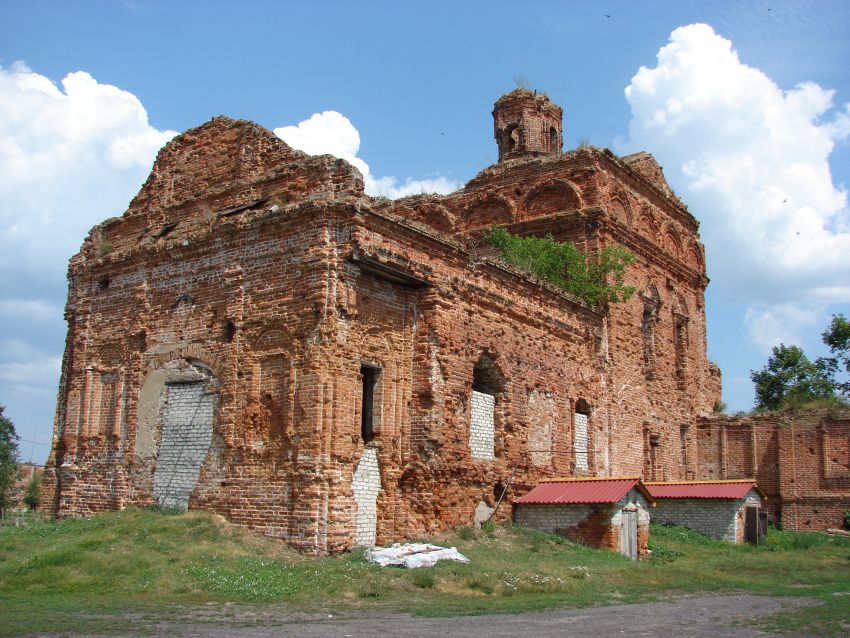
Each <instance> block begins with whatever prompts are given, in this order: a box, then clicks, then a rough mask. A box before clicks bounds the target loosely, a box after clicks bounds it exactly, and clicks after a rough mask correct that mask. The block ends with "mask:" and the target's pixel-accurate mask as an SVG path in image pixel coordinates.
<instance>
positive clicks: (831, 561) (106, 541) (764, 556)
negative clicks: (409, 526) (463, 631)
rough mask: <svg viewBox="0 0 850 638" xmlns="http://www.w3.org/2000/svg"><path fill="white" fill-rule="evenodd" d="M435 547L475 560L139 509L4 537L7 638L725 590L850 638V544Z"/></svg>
mask: <svg viewBox="0 0 850 638" xmlns="http://www.w3.org/2000/svg"><path fill="white" fill-rule="evenodd" d="M429 540H431V541H433V542H437V543H440V544H444V545H450V546H456V547H457V548H458V549H459V550H460V551H461V552H463V553H464V554H465V555H466V556H468V557H469V558H470V560H471V563H470V564H469V565H460V564H456V563H440V564H438V565H437V567H435V568H433V569H428V570H402V569H393V568H383V569H382V568H380V567H376V566H373V565H370V564H368V563H366V562H365V561H364V560H363V559H362V556H361V552H352V553H350V554H343V555H341V556H335V557H331V558H306V557H304V556H301V555H299V554H298V553H296V552H294V551H292V550H290V549H288V548H287V547H286V546H285V545H284V544H283V543H281V542H278V541H274V540H271V539H267V538H265V537H263V536H260V535H258V534H255V533H252V532H249V531H246V530H243V529H241V528H238V527H235V526H232V525H229V524H228V523H226V522H223V521H222V520H221V519H219V518H217V517H215V516H213V515H211V514H206V513H202V512H192V513H188V514H182V515H169V514H164V513H161V512H156V511H148V510H135V509H129V510H126V511H124V512H115V513H109V514H102V515H99V516H93V517H91V518H84V519H78V520H73V521H65V522H62V523H36V524H33V525H31V526H29V527H26V528H20V529H16V528H8V527H7V528H0V618H2V619H3V622H0V636H16V635H23V634H28V633H34V632H51V631H57V632H58V631H64V632H79V633H93V632H99V633H109V632H110V631H113V630H114V631H118V630H122V629H124V630H126V629H127V628H128V627H130V626H132V627H134V628H135V629H138V628H139V627H140V626H144V625H145V623H146V622H150V623H153V622H154V621H155V620H157V619H161V618H167V617H169V615H179V613H180V611H179V610H180V609H182V608H185V607H186V606H194V605H204V604H208V603H222V602H233V603H243V604H251V605H257V606H265V605H269V604H272V603H274V604H285V605H286V606H287V607H288V608H291V609H294V610H308V609H366V608H370V607H381V608H384V609H392V610H397V611H409V612H413V613H416V614H422V615H452V614H470V613H484V612H488V613H493V612H520V611H529V610H537V609H544V608H551V607H560V606H573V607H578V606H587V605H600V604H603V605H604V604H612V603H621V602H631V601H640V600H652V599H657V598H661V597H664V596H668V595H670V594H675V593H685V592H721V591H748V592H753V593H762V594H777V595H786V596H805V597H809V598H814V599H816V600H818V601H819V604H817V605H815V606H812V607H807V608H803V609H800V610H795V611H793V612H789V613H787V614H784V615H782V616H775V617H772V618H769V619H768V620H767V621H765V622H766V624H764V625H763V626H764V627H766V628H768V629H770V630H771V631H783V630H787V631H793V632H807V633H818V634H822V635H841V634H847V633H848V632H850V541H848V539H845V538H831V537H828V536H826V535H824V534H814V533H791V532H778V531H774V530H771V531H770V533H769V534H768V537H767V543H766V544H765V545H764V546H761V547H757V548H756V547H750V546H734V545H730V544H728V543H725V542H721V541H713V540H709V539H707V538H705V537H703V536H700V535H699V534H696V533H693V532H690V531H688V530H683V529H678V528H671V527H664V526H658V525H655V526H653V527H652V531H651V543H650V546H651V548H652V550H653V554H652V557H651V558H649V559H647V560H643V561H639V562H632V561H629V560H627V559H625V558H623V557H621V556H619V555H618V554H615V553H612V552H606V551H599V550H592V549H588V548H586V547H583V546H581V545H576V544H573V543H570V542H569V541H566V540H564V539H562V538H560V537H557V536H551V535H548V534H543V533H539V532H535V531H531V530H527V529H523V528H520V527H516V526H510V525H509V526H499V527H490V528H485V529H484V530H483V531H480V532H473V531H472V530H471V529H469V528H462V529H460V530H456V531H455V532H454V533H450V534H446V535H444V536H441V537H438V538H433V539H429Z"/></svg>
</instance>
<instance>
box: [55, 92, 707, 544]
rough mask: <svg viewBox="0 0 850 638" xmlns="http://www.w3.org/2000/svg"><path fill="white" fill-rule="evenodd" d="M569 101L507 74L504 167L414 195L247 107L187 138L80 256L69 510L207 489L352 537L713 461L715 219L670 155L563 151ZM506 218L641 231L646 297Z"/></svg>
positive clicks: (68, 370) (498, 124) (559, 231)
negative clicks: (527, 248) (630, 293)
mask: <svg viewBox="0 0 850 638" xmlns="http://www.w3.org/2000/svg"><path fill="white" fill-rule="evenodd" d="M560 117H561V111H560V108H559V107H557V106H555V105H553V104H551V103H550V102H549V100H548V98H546V97H545V96H542V95H537V94H534V93H531V92H529V91H524V90H517V91H514V92H512V93H510V94H508V95H506V96H503V97H502V98H501V99H500V100H499V101H498V102H497V104H496V109H495V110H494V119H495V132H496V138H497V143H498V144H499V148H500V158H501V161H500V162H499V163H498V164H496V165H494V166H491V167H489V168H487V169H485V170H484V171H482V172H481V173H480V174H479V175H478V176H477V177H475V178H474V179H473V180H472V181H470V182H469V183H468V184H467V185H466V186H465V187H464V188H463V189H462V190H459V191H457V192H455V193H452V194H450V195H445V196H436V195H425V196H417V197H410V198H406V199H402V200H398V201H388V200H384V199H375V198H371V197H368V196H366V195H365V194H364V192H363V181H362V178H361V176H360V174H359V173H358V172H357V170H356V169H354V168H353V167H351V166H350V165H349V164H347V163H346V162H344V161H342V160H338V159H335V158H332V157H330V156H315V157H310V156H307V155H305V154H304V153H301V152H298V151H294V150H292V149H290V148H289V147H288V146H287V145H286V144H285V143H283V142H282V141H281V140H279V139H278V138H276V137H275V136H274V135H273V134H272V133H271V132H269V131H267V130H265V129H262V128H261V127H259V126H257V125H255V124H252V123H249V122H245V121H234V120H231V119H228V118H224V117H219V118H215V119H213V120H211V121H210V122H208V123H207V124H205V125H203V126H201V127H199V128H196V129H193V130H190V131H187V132H186V133H184V134H183V135H181V136H179V137H177V138H175V139H174V140H172V141H171V142H170V143H169V144H168V145H167V146H166V147H165V148H164V149H163V150H162V151H161V152H160V154H159V156H158V157H157V160H156V163H155V164H154V167H153V171H152V173H151V175H150V177H149V178H148V180H147V182H146V183H145V184H144V186H143V187H142V189H141V191H140V192H139V194H138V195H137V196H136V198H135V199H134V200H133V201H132V202H131V204H130V207H129V208H128V210H127V211H126V212H125V213H124V215H123V216H121V217H120V218H113V219H110V220H107V221H106V222H104V223H102V224H100V225H99V226H97V227H95V228H94V229H93V230H92V232H91V234H90V235H89V237H88V238H87V239H86V241H85V243H84V244H83V247H82V249H81V251H80V252H79V254H77V255H76V256H74V257H73V259H72V260H71V264H70V267H69V273H68V279H69V293H68V304H67V307H66V319H67V321H68V326H69V329H68V337H67V342H66V350H65V357H64V360H63V373H62V380H61V385H60V390H59V402H58V408H57V418H56V428H55V434H54V449H53V453H52V455H51V457H50V460H49V463H48V471H47V472H46V477H45V488H46V493H51V494H53V502H52V511H53V513H54V514H56V515H58V516H68V515H75V514H87V513H91V512H97V511H103V510H108V509H116V508H121V507H124V506H125V505H127V504H138V505H150V504H154V503H155V502H159V503H161V504H165V505H175V506H178V507H183V506H186V505H188V507H192V508H205V509H210V510H213V511H216V512H219V513H221V514H223V515H224V516H226V517H227V518H229V519H230V520H232V521H235V522H238V523H242V524H245V525H248V526H251V527H253V528H255V529H258V530H260V531H262V532H263V533H265V534H268V535H270V536H275V537H280V538H283V539H285V540H286V541H287V542H289V543H290V544H292V545H293V546H295V547H297V548H300V549H302V550H304V551H307V552H311V553H326V552H333V551H339V550H344V549H347V548H350V547H352V546H353V545H355V544H356V543H359V542H370V541H371V539H372V538H374V539H376V540H377V542H379V543H380V542H385V541H388V540H390V539H393V538H404V537H410V536H420V535H423V534H428V533H432V532H435V531H438V530H442V529H445V528H448V527H452V526H456V525H461V524H469V523H470V522H472V520H473V516H474V514H475V512H476V511H479V512H481V511H488V510H487V508H490V507H493V506H494V505H495V502H496V500H497V499H498V497H499V496H500V494H501V493H502V491H503V489H504V488H505V486H510V489H509V494H508V497H511V496H514V495H517V494H521V493H523V492H524V491H526V490H527V489H529V488H530V487H531V486H532V485H534V484H535V483H536V481H537V480H538V479H540V478H542V477H545V476H550V475H553V474H557V475H570V474H591V475H609V476H610V475H620V474H643V475H644V476H645V477H646V478H648V479H656V480H665V479H683V478H693V477H694V476H695V475H696V473H697V471H698V459H697V444H696V438H695V437H696V430H697V428H696V418H697V417H698V416H700V415H708V414H709V413H710V412H711V410H712V408H713V406H714V404H715V403H716V402H717V401H718V400H719V397H720V377H719V371H718V370H717V368H716V367H715V366H713V365H712V364H710V363H709V362H708V360H707V359H706V341H705V305H704V290H705V287H706V285H707V283H708V280H707V278H706V276H705V258H704V251H703V247H702V244H701V243H700V241H699V236H698V223H697V221H696V220H695V219H694V217H693V216H692V215H691V214H690V213H689V212H688V210H687V208H686V207H685V206H684V205H683V204H682V202H681V201H679V199H678V198H676V196H675V195H674V194H673V193H672V191H671V190H670V189H669V187H668V186H667V184H666V182H665V181H664V178H663V175H662V173H661V169H660V167H659V166H658V165H657V163H656V162H655V161H654V160H653V159H652V157H651V156H649V155H647V154H645V153H639V154H636V155H632V156H628V157H623V158H620V157H617V156H615V155H614V154H613V153H611V152H610V151H608V150H602V149H597V148H592V147H584V148H579V149H577V150H573V151H568V152H565V153H562V152H561V140H562V132H561V120H560ZM493 224H502V225H504V226H506V227H507V228H508V229H509V230H510V231H511V232H514V233H520V234H546V233H551V234H552V235H553V236H554V237H555V238H556V239H560V240H569V241H573V242H574V243H576V244H577V245H578V246H579V247H580V248H582V249H584V250H587V251H597V250H599V249H601V248H603V247H605V246H607V245H612V244H618V245H622V246H624V247H626V248H627V249H628V250H630V251H631V252H633V253H634V254H635V255H636V261H635V263H634V265H632V266H631V267H630V268H629V270H628V272H627V283H629V284H631V285H634V286H635V287H636V288H637V291H638V292H637V294H636V295H635V296H634V297H633V298H632V299H631V300H630V301H628V302H625V303H620V304H613V305H611V306H610V307H590V306H588V305H587V304H585V303H583V302H581V301H580V300H578V299H575V298H573V297H571V296H570V295H568V294H565V293H564V292H562V291H560V290H558V289H556V288H554V287H552V286H550V285H548V284H547V283H544V282H540V281H536V280H534V279H532V278H529V277H528V276H526V275H523V274H522V273H519V272H518V271H516V270H514V269H512V268H511V267H508V266H506V265H504V264H503V263H501V262H500V261H499V260H498V259H497V258H496V257H495V255H494V251H493V249H492V248H491V247H490V246H489V245H487V244H486V243H485V242H483V241H482V239H481V234H482V231H484V230H486V229H488V228H489V227H491V226H492V225H493ZM473 391H474V392H475V393H476V394H475V395H474V394H473ZM478 395H484V396H487V397H488V398H486V399H484V396H478ZM475 396H478V398H476V399H474V398H473V397H475ZM192 401H194V404H193V403H192ZM192 405H194V406H195V407H196V408H197V409H196V410H195V409H193V408H192ZM577 416H578V422H579V427H578V428H576V427H575V423H576V417H577ZM585 417H587V418H586V419H585ZM585 422H586V427H585ZM490 429H491V430H492V442H491V441H490V439H489V438H488V437H489V436H490V434H489V431H490ZM576 432H578V436H576ZM576 438H578V441H576ZM482 441H483V444H481V442H482ZM181 455H184V456H185V458H187V459H188V458H191V459H192V462H191V463H189V464H188V465H187V466H185V467H182V469H180V470H179V471H178V470H177V469H175V468H176V465H175V462H174V459H176V458H178V457H181ZM490 456H492V457H493V458H490ZM195 464H197V466H198V467H197V469H195ZM169 468H170V469H169ZM187 468H188V469H187ZM376 483H377V485H378V488H377V490H376V487H375V486H376ZM187 499H188V502H187ZM508 515H509V508H503V509H500V510H499V512H498V516H500V517H505V516H508Z"/></svg>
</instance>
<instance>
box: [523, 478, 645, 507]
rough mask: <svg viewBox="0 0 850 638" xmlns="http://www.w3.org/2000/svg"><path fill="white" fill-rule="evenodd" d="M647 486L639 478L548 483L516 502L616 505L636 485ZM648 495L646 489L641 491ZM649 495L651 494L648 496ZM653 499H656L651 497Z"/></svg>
mask: <svg viewBox="0 0 850 638" xmlns="http://www.w3.org/2000/svg"><path fill="white" fill-rule="evenodd" d="M636 485H637V486H638V489H641V488H642V487H643V485H642V484H641V483H640V479H639V478H637V477H630V476H625V477H624V476H621V477H610V478H609V477H600V478H591V479H563V480H558V479H556V480H551V479H550V480H546V481H543V482H542V483H541V484H540V485H538V486H537V487H535V488H534V489H533V490H531V491H530V492H529V493H528V494H526V495H525V496H522V497H520V498H518V499H516V500H514V503H535V504H558V503H616V502H617V501H619V500H620V499H621V498H623V496H625V495H626V494H627V493H628V491H629V490H630V489H632V488H633V487H635V486H636ZM641 492H644V493H645V490H643V489H641ZM645 495H646V496H649V494H646V493H645ZM649 500H652V497H651V496H649Z"/></svg>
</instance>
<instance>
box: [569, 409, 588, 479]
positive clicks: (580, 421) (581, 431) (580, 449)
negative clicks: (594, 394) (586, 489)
mask: <svg viewBox="0 0 850 638" xmlns="http://www.w3.org/2000/svg"><path fill="white" fill-rule="evenodd" d="M589 419H590V406H589V405H588V404H587V401H585V400H584V399H579V400H578V401H576V408H575V413H574V414H573V423H574V424H575V427H574V428H573V454H574V456H575V467H576V470H578V471H581V472H587V471H588V470H589V469H590V464H589V463H588V458H587V457H588V453H587V451H588V447H589V445H588V443H589V436H590V435H589V429H588V421H589Z"/></svg>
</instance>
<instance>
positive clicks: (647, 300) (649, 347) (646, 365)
mask: <svg viewBox="0 0 850 638" xmlns="http://www.w3.org/2000/svg"><path fill="white" fill-rule="evenodd" d="M641 300H642V301H643V316H642V319H641V325H640V333H641V339H642V342H643V372H644V375H645V376H646V378H647V379H652V378H654V376H655V322H656V321H657V320H658V309H659V308H660V307H661V299H660V298H659V296H658V290H657V289H656V288H655V286H654V285H650V286H649V288H647V290H646V292H645V293H644V294H642V295H641Z"/></svg>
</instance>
